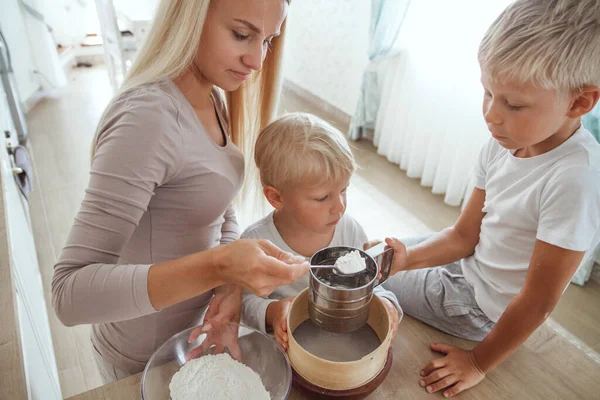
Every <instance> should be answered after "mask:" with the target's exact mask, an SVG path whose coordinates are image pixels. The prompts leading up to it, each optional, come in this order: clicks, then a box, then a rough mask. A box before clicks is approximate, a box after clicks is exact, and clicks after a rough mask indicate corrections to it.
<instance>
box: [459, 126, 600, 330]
mask: <svg viewBox="0 0 600 400" xmlns="http://www.w3.org/2000/svg"><path fill="white" fill-rule="evenodd" d="M474 174H475V186H476V187H478V188H480V189H483V190H485V192H486V197H485V205H484V208H483V211H484V212H485V213H486V215H485V217H484V218H483V221H482V223H481V233H480V235H479V243H478V244H477V246H476V247H475V253H474V254H473V255H472V256H470V257H468V258H465V259H464V260H463V261H462V270H463V274H464V276H465V279H466V280H467V282H468V283H469V284H470V285H471V286H473V288H474V289H475V299H476V301H477V304H478V305H479V307H480V308H481V309H482V310H483V312H484V313H485V314H486V315H487V317H488V318H489V319H491V320H492V321H498V319H499V318H500V316H501V315H502V313H503V312H504V310H505V309H506V307H508V304H509V303H510V301H511V300H512V298H513V297H514V296H515V295H516V294H518V293H519V292H520V290H521V288H522V287H523V284H524V283H525V276H526V274H527V269H528V268H529V262H530V260H531V256H532V254H533V248H534V245H535V242H536V239H538V240H541V241H544V242H546V243H549V244H552V245H555V246H558V247H561V248H565V249H569V250H575V251H587V250H588V249H590V248H591V246H592V245H594V244H596V243H598V241H599V240H600V235H599V233H600V232H599V231H600V144H598V142H596V140H595V139H594V137H593V136H592V135H591V134H590V133H589V132H588V131H587V130H585V129H584V128H583V127H582V128H580V129H579V130H578V131H577V132H575V134H573V136H571V137H570V138H569V139H568V140H567V141H565V142H564V143H563V144H561V145H560V146H559V147H557V148H555V149H553V150H551V151H549V152H547V153H544V154H541V155H539V156H536V157H531V158H517V157H515V156H514V155H513V152H511V151H509V150H507V149H505V148H503V147H502V146H500V144H498V142H497V141H496V140H493V139H490V140H489V141H488V143H487V144H486V145H485V146H484V148H483V149H482V151H481V153H480V154H479V158H478V160H477V162H476V164H475V170H474Z"/></svg>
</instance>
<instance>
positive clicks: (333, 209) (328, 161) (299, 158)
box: [242, 113, 400, 349]
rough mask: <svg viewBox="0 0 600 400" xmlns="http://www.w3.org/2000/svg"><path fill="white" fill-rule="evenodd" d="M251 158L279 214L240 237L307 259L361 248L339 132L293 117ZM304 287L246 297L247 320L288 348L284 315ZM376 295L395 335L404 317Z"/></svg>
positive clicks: (350, 165)
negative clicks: (329, 249) (324, 250)
mask: <svg viewBox="0 0 600 400" xmlns="http://www.w3.org/2000/svg"><path fill="white" fill-rule="evenodd" d="M254 154H255V156H254V159H255V161H256V165H257V167H258V169H259V171H260V179H261V183H262V185H263V192H264V195H265V197H266V199H267V201H268V202H269V203H270V204H271V205H272V206H273V208H274V209H275V211H273V212H272V213H271V214H269V215H267V216H266V217H265V218H263V219H262V220H260V221H258V222H256V223H255V224H253V225H251V226H250V227H249V228H248V229H246V231H245V232H244V233H243V234H242V238H243V239H267V240H270V241H271V242H273V243H274V244H275V245H277V246H279V247H280V248H281V249H282V250H284V251H287V252H290V253H292V254H294V255H300V256H303V257H306V258H307V259H309V258H310V257H311V256H312V255H313V254H314V253H315V252H317V251H318V250H320V249H322V248H324V247H328V246H341V245H345V246H353V247H358V248H362V247H363V244H365V243H366V242H367V235H366V234H365V232H364V230H363V228H362V227H361V226H360V225H359V224H358V222H356V221H355V220H354V219H353V218H352V217H351V216H350V215H348V214H346V213H345V211H346V188H347V187H348V185H349V183H350V177H351V176H352V174H353V173H354V170H355V169H356V164H355V161H354V156H353V155H352V151H351V150H350V147H349V146H348V143H347V141H346V138H345V137H344V135H343V134H342V133H341V132H340V131H338V130H337V129H335V128H334V127H333V126H331V125H330V124H328V123H326V122H325V121H323V120H321V119H319V118H317V117H315V116H313V115H310V114H304V113H294V114H288V115H286V116H284V117H282V118H280V119H278V120H276V121H274V122H273V123H271V124H270V125H269V126H267V127H266V128H265V129H264V130H263V131H262V132H261V133H260V135H259V137H258V140H257V142H256V146H255V150H254ZM306 287H308V276H304V277H302V278H300V279H298V280H297V281H296V283H294V284H292V285H288V286H282V287H279V288H278V289H276V290H275V291H274V292H273V293H272V294H271V295H270V296H269V298H267V299H265V298H262V297H258V296H256V295H254V294H252V293H249V292H247V293H245V294H244V297H243V307H242V320H243V321H244V322H245V323H246V324H248V325H250V326H252V327H254V328H257V329H259V330H260V331H262V332H270V331H273V333H274V335H275V339H276V340H277V342H278V343H279V344H280V345H281V346H282V347H283V348H284V349H287V346H288V345H287V343H288V335H287V324H286V317H287V313H288V310H289V307H290V305H291V302H292V300H293V299H294V297H295V296H296V295H297V294H298V293H300V292H301V291H302V290H303V289H305V288H306ZM375 293H376V294H377V295H379V296H381V298H382V300H383V302H384V304H385V305H386V307H387V308H388V309H389V310H390V313H391V314H392V316H393V318H394V320H395V321H394V323H393V324H392V327H393V329H394V332H395V330H396V328H397V325H398V322H399V317H398V314H399V311H400V306H399V305H398V302H397V300H396V297H395V296H394V294H393V293H391V292H389V291H386V290H384V289H382V288H381V287H377V288H375Z"/></svg>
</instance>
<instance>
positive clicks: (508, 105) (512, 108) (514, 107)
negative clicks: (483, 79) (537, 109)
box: [506, 103, 523, 111]
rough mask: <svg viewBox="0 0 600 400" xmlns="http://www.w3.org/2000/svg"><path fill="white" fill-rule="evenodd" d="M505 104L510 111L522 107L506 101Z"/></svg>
mask: <svg viewBox="0 0 600 400" xmlns="http://www.w3.org/2000/svg"><path fill="white" fill-rule="evenodd" d="M506 106H507V107H508V109H509V110H511V111H519V110H520V109H522V108H523V106H515V105H513V104H510V103H506Z"/></svg>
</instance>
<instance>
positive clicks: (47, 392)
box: [0, 86, 62, 400]
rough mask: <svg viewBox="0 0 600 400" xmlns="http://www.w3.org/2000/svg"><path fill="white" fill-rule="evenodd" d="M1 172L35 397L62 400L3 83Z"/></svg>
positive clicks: (26, 357) (28, 369)
mask: <svg viewBox="0 0 600 400" xmlns="http://www.w3.org/2000/svg"><path fill="white" fill-rule="evenodd" d="M0 129H1V131H0V134H1V135H2V136H1V141H2V146H1V148H0V173H1V174H2V179H1V182H2V185H1V188H0V189H1V190H2V195H3V197H4V207H5V210H4V211H5V213H4V214H5V216H6V227H7V233H8V249H9V257H10V261H11V271H12V276H13V280H14V282H13V287H14V288H15V291H16V296H15V298H16V302H17V312H18V320H19V328H18V329H19V332H20V335H21V347H22V351H23V354H22V359H23V366H24V370H25V376H26V380H27V392H28V396H29V399H34V400H37V399H44V400H46V399H50V400H52V399H61V398H62V396H61V392H60V384H59V380H58V373H57V369H56V360H55V357H54V350H53V347H52V336H51V333H50V324H49V322H48V314H47V311H46V310H47V309H46V302H45V298H44V291H43V286H42V278H41V275H40V270H39V265H38V260H37V255H36V248H35V243H34V240H33V233H32V230H31V225H30V222H29V206H28V204H27V201H26V200H25V198H24V197H23V196H22V195H21V193H20V191H19V188H18V186H17V184H16V182H15V180H14V178H13V167H14V166H13V164H12V157H11V156H10V155H9V153H8V151H7V148H6V144H5V133H4V132H7V131H8V132H10V133H11V135H10V136H11V138H10V141H11V143H12V144H13V145H16V144H17V139H16V133H15V132H14V127H13V126H12V121H11V118H10V113H9V112H8V107H7V103H6V98H5V94H4V92H2V91H1V86H0Z"/></svg>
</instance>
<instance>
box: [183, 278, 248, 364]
mask: <svg viewBox="0 0 600 400" xmlns="http://www.w3.org/2000/svg"><path fill="white" fill-rule="evenodd" d="M241 312H242V288H241V287H240V286H237V285H233V284H228V285H223V286H219V287H217V288H216V289H215V291H214V296H213V298H212V300H211V302H210V304H209V306H208V310H207V311H206V314H205V315H204V322H203V324H202V326H201V327H199V328H196V329H194V330H193V331H192V333H191V334H190V337H189V338H188V342H189V343H192V342H193V341H194V340H196V339H198V337H199V336H200V335H202V334H203V333H208V336H207V338H206V339H205V341H204V342H203V345H201V346H199V347H197V348H195V349H193V350H191V351H190V353H189V354H188V359H192V358H195V357H196V356H197V355H198V354H200V353H203V352H204V351H206V349H207V347H206V345H208V344H210V345H212V344H214V345H215V346H216V348H215V352H216V353H222V352H223V351H224V348H225V347H227V348H228V349H229V352H230V353H231V355H232V356H233V358H236V359H241V351H239V345H238V343H237V334H235V335H233V334H228V333H230V331H232V330H235V327H234V326H232V327H229V326H227V324H228V323H229V322H233V323H235V324H239V322H240V315H241ZM211 331H212V332H211ZM217 332H219V333H218V334H217Z"/></svg>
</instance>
